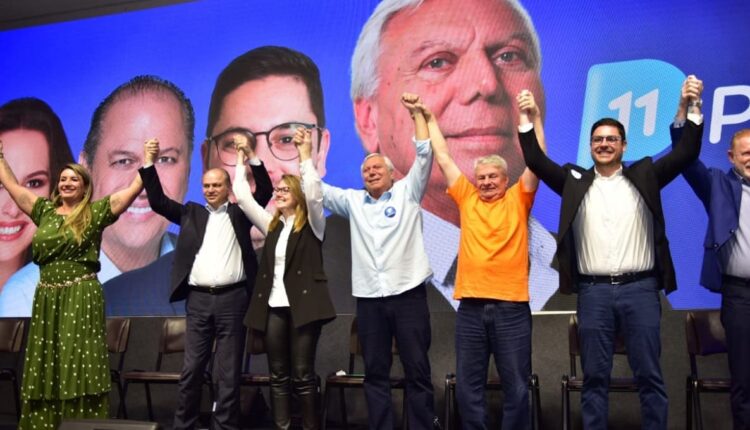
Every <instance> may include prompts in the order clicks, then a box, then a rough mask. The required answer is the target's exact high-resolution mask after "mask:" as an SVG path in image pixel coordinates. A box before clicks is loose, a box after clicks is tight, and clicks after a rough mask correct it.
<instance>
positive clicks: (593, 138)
mask: <svg viewBox="0 0 750 430" xmlns="http://www.w3.org/2000/svg"><path fill="white" fill-rule="evenodd" d="M605 140H606V141H607V143H617V142H619V141H620V140H622V138H621V137H620V136H591V143H595V144H597V145H598V144H600V143H602V142H604V141H605Z"/></svg>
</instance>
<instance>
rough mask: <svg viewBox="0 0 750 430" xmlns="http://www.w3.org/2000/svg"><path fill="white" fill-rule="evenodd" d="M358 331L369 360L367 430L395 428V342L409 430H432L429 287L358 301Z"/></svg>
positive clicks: (432, 400) (366, 381) (433, 412)
mask: <svg viewBox="0 0 750 430" xmlns="http://www.w3.org/2000/svg"><path fill="white" fill-rule="evenodd" d="M357 330H358V333H359V340H360V342H361V343H362V356H363V358H364V361H365V383H364V389H365V398H366V399H367V415H368V421H369V428H371V429H388V430H391V429H393V411H392V407H391V385H390V375H391V364H392V362H393V355H392V353H391V347H392V345H393V338H394V337H395V338H396V346H397V347H398V353H399V357H401V364H402V365H403V366H404V376H405V377H406V393H405V395H406V403H407V408H408V412H407V420H408V425H409V430H420V429H429V430H432V420H433V418H434V417H435V404H434V402H435V400H434V398H433V389H432V373H431V371H430V360H429V358H428V356H427V351H428V350H429V349H430V342H431V339H432V333H431V331H430V311H429V309H428V308H427V291H426V290H425V284H421V285H419V286H417V287H414V288H412V289H411V290H409V291H406V292H405V293H401V294H399V295H396V296H388V297H380V298H372V299H369V298H367V299H365V298H358V299H357Z"/></svg>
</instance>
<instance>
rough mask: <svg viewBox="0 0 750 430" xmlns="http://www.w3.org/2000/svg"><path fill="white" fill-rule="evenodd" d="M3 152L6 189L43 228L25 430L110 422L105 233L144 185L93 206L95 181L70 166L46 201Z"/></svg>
mask: <svg viewBox="0 0 750 430" xmlns="http://www.w3.org/2000/svg"><path fill="white" fill-rule="evenodd" d="M152 142H155V140H150V141H148V142H146V144H145V149H147V148H148V147H149V145H153V143H152ZM2 149H3V147H2V141H0V183H1V184H2V186H3V187H4V188H5V189H7V190H8V193H9V194H10V196H11V197H12V198H13V200H14V201H15V202H16V204H17V205H18V207H19V208H21V210H23V211H24V212H25V213H27V214H28V215H29V216H30V217H31V219H32V220H33V221H34V223H35V224H36V225H37V231H36V233H35V234H34V239H33V240H32V253H33V260H34V262H35V263H36V264H38V265H39V268H40V273H41V277H40V280H39V284H38V285H37V288H36V293H35V294H34V306H33V309H32V313H31V328H30V331H29V337H28V342H27V346H26V360H25V362H24V369H23V388H22V390H21V397H22V403H23V406H22V412H21V422H20V423H19V428H21V429H28V430H30V429H52V430H53V429H57V427H58V425H59V424H60V421H61V420H62V419H63V418H68V417H75V418H106V417H107V415H108V412H109V401H108V398H109V390H110V380H109V358H108V355H107V346H106V344H105V333H104V331H105V322H104V297H103V295H102V288H101V284H100V283H99V281H98V280H97V278H96V272H98V271H99V248H100V246H101V241H102V231H103V230H104V228H105V227H107V226H108V225H110V224H112V223H113V222H115V221H116V220H117V217H118V216H119V215H120V214H121V213H122V212H123V211H125V210H126V209H127V208H128V206H130V204H131V203H132V202H133V200H134V199H135V198H136V196H137V195H138V194H139V193H140V192H141V190H142V188H143V183H142V182H141V178H140V176H139V175H137V174H136V175H135V178H134V179H133V182H132V183H131V184H130V185H129V186H128V187H127V188H125V189H123V190H120V191H118V192H116V193H113V194H112V195H110V196H107V197H104V198H103V199H101V200H97V201H95V202H92V201H91V192H92V185H91V176H90V175H89V173H88V172H87V171H86V169H85V168H84V167H83V166H80V165H78V164H72V163H71V164H68V165H67V166H66V167H65V168H64V169H63V171H62V173H61V174H60V180H59V181H58V183H57V187H56V188H55V190H54V191H53V193H52V198H51V200H47V199H45V198H41V197H39V196H37V195H36V194H33V193H32V192H31V191H29V190H28V189H27V188H25V187H23V186H22V185H19V184H18V182H17V181H16V178H15V176H14V175H13V172H12V171H11V169H10V166H8V163H7V161H6V160H5V157H3V151H2Z"/></svg>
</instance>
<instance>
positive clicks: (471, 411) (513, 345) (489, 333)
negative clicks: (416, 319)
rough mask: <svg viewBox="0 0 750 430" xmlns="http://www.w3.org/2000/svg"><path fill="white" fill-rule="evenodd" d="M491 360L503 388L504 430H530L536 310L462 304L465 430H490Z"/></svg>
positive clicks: (459, 378) (459, 383)
mask: <svg viewBox="0 0 750 430" xmlns="http://www.w3.org/2000/svg"><path fill="white" fill-rule="evenodd" d="M490 354H492V355H493V356H494V357H495V366H496V368H497V373H498V375H500V381H501V382H502V388H503V394H504V401H503V422H502V428H503V429H504V430H505V429H528V428H529V427H530V415H529V382H528V381H529V375H530V374H531V310H530V309H529V304H528V302H508V301H502V300H489V299H487V300H485V299H463V300H461V304H460V305H459V306H458V312H457V313H456V398H457V400H458V411H459V414H460V416H461V428H462V429H485V428H487V416H486V410H485V398H484V389H485V383H486V381H487V366H488V364H489V358H490Z"/></svg>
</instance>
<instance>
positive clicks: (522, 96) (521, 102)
mask: <svg viewBox="0 0 750 430" xmlns="http://www.w3.org/2000/svg"><path fill="white" fill-rule="evenodd" d="M516 101H517V102H518V111H519V112H520V114H521V115H520V123H521V124H528V123H531V122H534V120H535V119H536V117H537V115H539V106H538V105H537V104H536V100H534V94H533V93H532V92H531V91H529V90H521V92H519V93H518V95H517V96H516Z"/></svg>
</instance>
